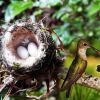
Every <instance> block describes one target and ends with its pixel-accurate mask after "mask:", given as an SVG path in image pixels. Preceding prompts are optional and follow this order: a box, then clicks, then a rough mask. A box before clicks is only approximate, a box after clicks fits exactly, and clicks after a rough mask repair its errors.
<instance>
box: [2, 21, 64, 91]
mask: <svg viewBox="0 0 100 100" xmlns="http://www.w3.org/2000/svg"><path fill="white" fill-rule="evenodd" d="M27 40H28V41H27ZM23 41H24V42H23ZM29 42H34V43H35V44H36V46H37V48H38V53H37V55H36V56H28V58H26V59H22V58H20V57H19V56H18V54H17V50H16V49H17V48H18V47H19V46H25V47H27V45H28V43H29ZM58 51H59V50H58V49H57V48H56V44H55V42H54V41H53V39H52V36H51V31H48V30H47V29H46V28H45V27H44V25H43V24H41V23H32V22H29V21H26V20H25V21H16V22H15V23H14V24H11V25H10V26H8V28H7V29H6V31H5V32H4V33H3V38H2V48H1V52H2V60H3V64H4V65H6V68H7V70H8V71H9V72H10V75H12V76H13V77H14V80H17V82H16V81H15V84H14V85H16V86H17V87H18V88H20V89H25V88H30V87H33V85H34V84H35V85H34V86H35V89H38V88H39V87H40V86H41V84H42V82H44V81H45V82H46V84H47V88H48V89H47V91H49V82H51V81H52V80H53V81H54V82H56V88H59V78H58V74H59V72H60V70H61V68H62V65H63V61H64V59H63V57H61V56H60V55H59V53H58ZM34 80H35V82H33V81H34Z"/></svg>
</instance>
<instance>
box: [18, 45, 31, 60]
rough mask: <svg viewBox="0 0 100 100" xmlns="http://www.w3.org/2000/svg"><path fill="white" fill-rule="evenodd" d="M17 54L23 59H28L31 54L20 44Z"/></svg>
mask: <svg viewBox="0 0 100 100" xmlns="http://www.w3.org/2000/svg"><path fill="white" fill-rule="evenodd" d="M17 54H18V56H19V57H20V58H22V59H26V58H28V56H29V54H28V51H27V49H26V48H25V47H23V46H19V47H18V48H17Z"/></svg>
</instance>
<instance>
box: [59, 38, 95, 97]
mask: <svg viewBox="0 0 100 100" xmlns="http://www.w3.org/2000/svg"><path fill="white" fill-rule="evenodd" d="M88 48H91V46H90V44H89V42H88V41H87V40H85V39H81V40H79V41H78V44H77V50H76V55H75V58H74V60H73V61H72V64H71V65H70V68H69V70H68V73H67V75H66V77H65V79H64V82H63V84H62V87H61V88H63V87H64V88H66V97H69V95H70V90H71V87H72V85H73V84H74V83H75V82H76V81H77V80H78V79H79V78H80V77H81V76H82V75H83V73H84V72H85V69H86V67H87V56H86V51H87V49H88ZM93 49H94V48H93Z"/></svg>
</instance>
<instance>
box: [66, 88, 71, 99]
mask: <svg viewBox="0 0 100 100" xmlns="http://www.w3.org/2000/svg"><path fill="white" fill-rule="evenodd" d="M70 91H71V86H69V87H68V88H67V90H66V97H67V98H68V97H69V96H70Z"/></svg>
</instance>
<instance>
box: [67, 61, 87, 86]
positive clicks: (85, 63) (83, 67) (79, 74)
mask: <svg viewBox="0 0 100 100" xmlns="http://www.w3.org/2000/svg"><path fill="white" fill-rule="evenodd" d="M86 66H87V62H86V61H85V62H84V65H83V66H82V67H81V68H80V67H78V70H77V72H76V73H75V75H74V76H73V77H72V78H71V79H70V80H69V81H68V83H67V84H66V86H65V87H66V88H67V87H70V86H71V85H72V84H74V83H75V82H76V81H77V80H78V79H79V78H80V77H81V76H82V74H83V73H84V72H85V69H86Z"/></svg>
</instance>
